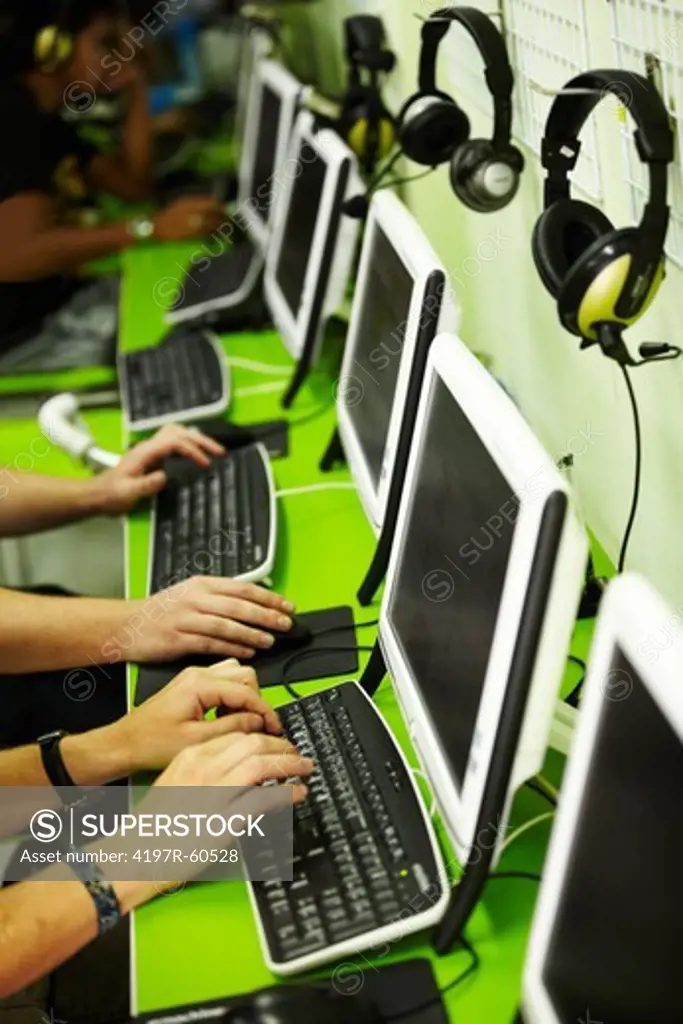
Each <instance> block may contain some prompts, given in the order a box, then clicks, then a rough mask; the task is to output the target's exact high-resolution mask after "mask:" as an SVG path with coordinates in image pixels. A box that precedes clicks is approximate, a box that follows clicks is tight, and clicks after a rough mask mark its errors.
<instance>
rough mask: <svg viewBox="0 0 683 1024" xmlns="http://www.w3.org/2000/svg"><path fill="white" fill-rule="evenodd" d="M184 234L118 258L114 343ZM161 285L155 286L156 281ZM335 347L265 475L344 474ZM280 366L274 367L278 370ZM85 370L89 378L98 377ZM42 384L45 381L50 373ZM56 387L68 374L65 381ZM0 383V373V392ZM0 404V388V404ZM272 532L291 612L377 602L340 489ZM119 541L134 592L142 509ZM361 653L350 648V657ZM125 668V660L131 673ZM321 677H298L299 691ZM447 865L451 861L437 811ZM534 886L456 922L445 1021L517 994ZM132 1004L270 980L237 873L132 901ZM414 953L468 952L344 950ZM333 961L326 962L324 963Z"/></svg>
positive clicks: (284, 511)
mask: <svg viewBox="0 0 683 1024" xmlns="http://www.w3.org/2000/svg"><path fill="white" fill-rule="evenodd" d="M192 248H193V247H192V246H167V247H165V248H162V247H159V246H148V247H144V248H141V249H139V250H137V251H131V252H129V253H127V254H126V255H125V257H124V261H123V262H124V274H125V278H124V290H123V296H122V306H121V309H122V328H121V346H122V348H123V349H124V350H132V349H134V348H139V347H141V346H144V345H148V344H150V343H153V342H154V341H156V340H157V339H159V338H160V337H161V336H162V334H163V333H164V327H163V315H162V305H163V303H162V302H161V301H160V300H159V296H160V291H161V289H160V286H159V282H160V281H165V282H168V280H169V279H175V280H179V279H180V277H181V276H182V270H183V266H184V265H185V263H186V262H187V259H188V256H189V254H190V253H191V252H192ZM165 294H166V295H168V291H166V292H165ZM225 347H226V351H227V353H228V355H230V354H232V355H240V356H247V357H250V358H252V359H256V360H259V361H262V362H267V363H273V364H278V365H289V363H290V360H289V357H288V356H287V355H286V353H285V350H284V347H283V346H282V344H281V342H280V340H279V339H278V337H277V335H275V334H274V333H273V332H264V333H262V334H258V335H234V336H231V337H228V338H226V339H225ZM339 355H340V352H339V346H338V345H335V344H334V343H333V344H332V345H331V346H330V345H327V347H326V353H325V359H324V360H323V362H322V365H321V368H320V369H319V370H318V371H317V372H316V373H315V375H314V376H313V377H312V378H311V380H310V382H309V383H308V384H307V385H306V387H304V389H303V390H302V392H301V393H300V395H299V398H298V399H297V401H296V403H295V407H294V408H293V409H292V410H291V411H290V412H289V413H287V414H286V415H287V417H288V418H289V420H290V422H291V437H290V444H291V452H290V455H289V457H288V458H287V459H285V460H280V461H277V462H275V463H274V473H275V478H276V482H277V486H278V488H293V487H299V486H305V485H308V484H314V483H320V482H326V481H348V480H349V479H350V478H349V473H348V471H346V470H345V469H337V470H335V471H334V472H333V473H331V474H329V475H328V476H325V475H323V474H321V473H320V471H319V469H318V462H319V459H320V457H321V455H322V453H323V450H324V448H325V446H326V444H327V442H328V440H329V438H330V436H331V433H332V431H333V429H334V426H335V414H334V406H333V385H334V379H335V370H334V367H335V365H337V364H338V360H339ZM277 379H278V378H276V377H274V376H273V377H268V376H263V375H259V374H256V373H254V372H252V371H248V370H235V371H234V374H233V385H234V401H233V406H232V409H231V417H232V419H233V420H234V421H235V422H238V423H249V422H256V421H261V420H265V419H270V418H280V417H282V416H283V415H285V414H283V411H282V409H281V408H280V405H279V399H280V393H281V392H280V391H278V392H266V393H263V392H254V391H253V389H254V388H255V387H257V388H258V387H261V386H262V385H264V384H267V383H269V382H271V381H275V380H277ZM281 379H283V378H281ZM98 383H99V382H98ZM50 385H51V386H54V380H51V381H50ZM65 386H69V385H65ZM1 390H2V385H1V384H0V392H1ZM1 416H2V410H1V398H0V417H1ZM87 419H88V422H89V425H90V426H91V429H92V431H93V433H94V435H95V437H96V438H97V440H98V441H99V442H100V443H101V444H103V445H105V446H107V447H109V448H111V449H118V448H119V447H120V444H121V442H122V440H125V439H123V438H122V436H121V435H122V426H121V416H120V413H119V412H118V411H114V412H112V411H104V410H102V411H97V412H92V413H90V414H88V416H87ZM36 436H37V425H36V423H35V421H30V420H13V421H7V420H5V421H4V422H2V423H1V424H0V461H1V462H4V463H5V464H11V463H13V462H14V464H16V465H17V468H18V469H19V468H28V467H26V466H24V465H23V464H20V462H16V459H17V456H18V454H19V453H21V452H22V451H24V450H29V449H28V446H29V445H30V443H31V441H32V439H33V438H35V437H36ZM35 468H36V469H39V470H40V471H43V472H54V473H73V472H74V471H75V470H74V466H73V463H72V462H71V461H70V460H69V459H68V458H67V457H66V456H65V455H62V454H61V453H59V452H58V451H56V450H54V449H51V450H50V452H49V453H48V455H47V456H46V457H45V458H44V460H43V461H42V462H41V464H40V466H37V465H36V467H35ZM278 514H279V533H278V550H277V563H276V568H275V571H274V574H273V585H274V586H275V587H276V588H277V589H278V590H279V591H280V592H282V593H284V594H286V595H287V596H288V597H289V598H291V599H292V600H294V601H295V602H296V604H297V607H298V609H299V610H300V611H308V610H313V609H318V608H324V607H329V606H331V605H338V604H349V605H352V607H353V609H354V613H355V617H356V621H357V622H359V623H363V622H367V621H369V620H372V619H375V618H376V617H377V613H378V605H375V606H374V607H373V608H370V609H363V608H360V607H359V606H358V605H357V604H356V601H355V593H356V590H357V587H358V585H359V583H360V582H361V579H362V577H363V575H364V573H365V570H366V568H367V566H368V564H369V562H370V559H371V556H372V552H373V547H374V538H373V535H372V532H371V530H370V528H369V526H368V523H367V521H366V519H365V516H364V514H363V512H362V509H361V505H360V502H359V500H358V498H357V496H356V494H355V492H353V491H351V490H347V491H343V490H337V491H326V492H318V493H312V494H307V495H299V496H290V497H284V498H283V499H281V500H280V501H279V502H278ZM128 525H129V529H128V547H127V562H128V564H127V570H128V571H127V588H128V593H129V594H130V596H131V597H142V596H144V595H145V587H146V578H147V564H148V555H149V516H148V513H147V512H144V511H141V512H138V513H136V514H134V515H132V516H131V517H130V520H129V524H128ZM590 631H591V627H590V625H589V624H582V625H580V626H579V627H578V628H577V636H576V638H575V645H574V649H575V653H576V654H577V655H579V656H581V657H584V656H585V653H586V650H587V646H588V643H589V642H590ZM375 636H376V629H375V628H365V629H362V630H360V631H359V642H361V643H368V644H371V643H372V642H373V641H374V638H375ZM366 658H367V655H365V654H363V655H361V663H362V664H364V663H365V660H366ZM578 677H579V669H578V668H577V667H576V666H569V667H568V670H567V678H566V680H565V689H571V688H573V686H574V685H575V684H576V682H577V681H578ZM135 678H136V670H135V669H132V671H131V680H130V681H131V685H132V686H134V684H135ZM331 682H332V680H324V681H322V682H320V683H315V684H313V683H309V684H305V685H302V686H301V687H300V689H301V691H302V692H312V691H314V690H316V689H320V688H322V687H325V686H327V685H329V684H330V683H331ZM266 693H267V694H268V696H269V698H270V699H271V700H272V702H273V703H274V704H275V705H278V704H280V703H283V702H285V701H286V700H287V696H286V694H285V692H284V691H283V690H282V689H280V688H275V689H272V690H269V691H266ZM377 704H378V706H379V708H380V710H381V712H382V714H383V715H384V716H385V718H386V720H387V721H388V722H389V724H390V725H391V727H392V729H393V730H394V732H395V735H396V736H397V738H398V739H399V741H400V742H401V743H402V744H403V746H404V748H405V749H406V752H407V754H408V756H409V758H410V759H411V760H412V761H413V763H414V755H413V752H412V751H411V749H410V746H409V743H408V739H407V735H406V731H405V729H404V728H403V725H402V722H401V718H400V714H399V711H398V707H397V703H396V700H395V698H394V695H393V692H392V689H391V684H390V682H389V681H388V680H385V682H384V684H383V686H382V687H381V689H380V691H379V693H378V695H377ZM562 767H563V760H562V759H561V758H560V757H559V756H554V755H549V759H548V765H547V768H546V772H547V774H548V775H549V776H550V777H552V778H553V779H554V780H557V779H559V777H560V775H561V771H562ZM546 810H547V804H545V803H544V802H543V801H542V799H541V798H540V797H539V796H537V795H536V794H535V793H532V792H530V791H529V790H525V791H522V792H521V793H520V794H519V795H518V797H517V799H516V801H515V804H514V807H513V812H512V826H513V827H514V826H516V825H519V824H520V823H523V822H524V821H526V820H528V819H530V818H531V817H535V816H537V815H539V814H541V813H543V812H544V811H546ZM437 829H438V831H439V835H440V838H441V840H442V842H443V848H444V850H445V851H446V858H447V860H448V861H449V862H450V864H449V871H450V873H451V876H452V878H453V879H454V880H455V879H456V878H457V874H458V871H457V865H456V864H455V863H454V861H453V860H452V855H451V853H450V852H449V845H448V842H447V840H446V837H445V836H444V834H443V830H442V829H441V827H440V824H439V823H437ZM548 835H549V823H548V822H544V823H543V824H542V825H539V826H537V827H535V828H533V829H531V830H530V831H528V832H526V833H525V834H524V835H523V836H521V837H520V839H519V840H518V841H517V842H516V843H514V844H513V846H511V848H510V849H509V851H508V852H506V854H505V856H504V858H503V860H502V863H501V865H500V867H499V870H501V871H515V870H525V871H533V872H538V871H539V870H540V869H541V867H542V864H543V858H544V854H545V849H546V845H547V841H548ZM536 896H537V885H536V884H535V883H533V882H528V881H523V880H501V881H498V882H495V883H494V884H491V885H490V886H489V887H488V889H487V891H486V893H485V896H484V898H483V900H482V901H481V903H480V905H479V906H478V908H477V910H476V912H475V914H474V915H473V917H472V919H471V921H470V924H469V926H468V929H467V934H468V938H469V940H470V941H471V942H472V943H473V944H474V945H475V947H476V949H477V952H478V953H479V956H480V957H481V967H480V969H479V971H478V973H477V974H476V975H475V976H473V977H471V978H469V979H468V980H467V981H466V982H465V984H463V985H462V986H459V987H458V988H456V989H455V990H453V991H452V992H451V993H450V994H449V995H448V997H447V1006H448V1011H449V1015H450V1017H451V1019H452V1020H453V1021H458V1022H459V1024H467V1022H473V1024H474V1022H476V1024H480V1022H484V1021H485V1022H486V1024H509V1022H510V1021H511V1019H512V1017H513V1014H514V1011H515V1009H516V1007H517V1004H518V999H519V992H520V985H521V977H522V966H523V961H524V956H525V948H526V941H527V935H528V930H529V927H530V923H531V917H532V913H533V908H534V904H535V900H536ZM132 931H133V937H134V944H133V954H132V979H133V1005H134V1007H136V1008H137V1010H139V1011H143V1010H153V1009H160V1008H163V1007H170V1006H174V1005H179V1004H182V1003H187V1002H192V1001H196V1000H202V999H212V998H218V997H221V996H225V995H229V994H234V993H238V992H246V991H250V990H254V989H258V988H260V987H263V986H265V985H270V984H272V983H273V982H274V981H275V979H274V978H273V976H272V975H270V973H269V972H268V971H267V970H266V968H265V966H264V963H263V959H262V956H261V953H260V950H259V945H258V941H257V935H256V928H255V926H254V920H253V916H252V912H251V908H250V904H249V902H248V897H247V890H246V887H245V885H243V884H241V883H223V884H215V883H214V884H209V883H195V884H193V885H189V886H188V887H187V888H185V889H184V890H183V891H181V892H177V893H175V894H173V895H169V896H166V897H163V898H160V899H158V900H157V901H156V902H155V903H153V904H150V905H149V906H147V907H144V908H143V909H141V910H140V911H138V912H136V913H135V915H134V918H133V921H132ZM416 956H427V957H429V958H430V959H432V960H433V963H434V967H435V970H436V973H437V977H438V981H439V984H440V986H442V987H443V986H445V985H447V984H448V983H449V982H450V981H451V980H452V979H454V978H455V977H457V976H458V975H459V974H460V973H461V971H462V970H464V969H465V967H466V966H467V965H468V963H469V957H468V954H467V953H465V952H464V951H463V950H461V949H456V951H455V952H453V953H452V954H450V955H449V956H446V957H443V958H436V957H434V956H433V954H432V953H431V950H430V946H429V942H428V937H427V936H425V935H418V936H415V937H413V938H409V939H406V940H404V941H402V942H400V943H397V944H396V945H395V946H393V947H392V948H390V949H383V950H381V955H379V953H378V951H375V953H373V951H368V952H366V953H364V954H358V955H357V956H354V957H350V958H348V962H350V963H352V964H355V965H357V967H358V968H359V969H368V970H370V969H373V968H375V967H379V966H381V965H382V964H385V963H390V962H394V961H399V960H402V959H406V958H410V957H416ZM333 969H334V965H333V966H332V967H330V968H329V969H328V970H327V971H326V972H323V973H328V974H329V973H331V972H332V970H333Z"/></svg>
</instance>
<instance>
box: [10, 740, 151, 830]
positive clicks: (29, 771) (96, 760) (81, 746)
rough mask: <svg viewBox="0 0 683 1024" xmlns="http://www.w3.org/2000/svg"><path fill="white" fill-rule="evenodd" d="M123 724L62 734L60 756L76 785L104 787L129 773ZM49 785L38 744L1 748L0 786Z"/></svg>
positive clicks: (130, 765) (127, 751) (128, 759)
mask: <svg viewBox="0 0 683 1024" xmlns="http://www.w3.org/2000/svg"><path fill="white" fill-rule="evenodd" d="M124 726H125V722H114V723H112V725H107V726H104V727H103V728H101V729H92V730H91V731H90V732H84V733H80V734H79V735H76V736H65V737H64V739H63V740H62V741H61V744H60V751H61V755H62V759H63V761H64V764H65V766H66V769H67V771H68V772H69V775H70V776H71V778H72V779H73V780H74V782H75V783H76V785H77V786H106V785H107V784H108V783H110V782H113V781H114V780H115V779H123V778H125V777H126V776H127V775H129V774H130V772H131V770H132V760H131V753H130V749H129V746H128V743H127V742H126V734H125V729H124ZM49 785H51V783H50V780H49V779H48V777H47V775H46V774H45V769H44V768H43V759H42V757H41V755H40V748H39V747H38V746H37V745H33V746H30V747H17V748H16V749H14V750H0V787H4V786H49ZM4 824H5V823H4V822H3V825H4Z"/></svg>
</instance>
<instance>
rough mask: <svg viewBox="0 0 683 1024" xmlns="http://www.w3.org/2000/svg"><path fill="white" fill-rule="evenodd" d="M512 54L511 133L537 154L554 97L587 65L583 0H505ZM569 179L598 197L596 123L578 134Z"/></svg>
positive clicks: (589, 194) (585, 191)
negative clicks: (576, 155)
mask: <svg viewBox="0 0 683 1024" xmlns="http://www.w3.org/2000/svg"><path fill="white" fill-rule="evenodd" d="M503 10H504V14H505V23H506V28H507V32H508V47H509V49H510V58H511V60H512V66H513V68H514V70H515V75H516V80H517V86H516V89H515V114H516V124H515V134H516V135H517V137H518V138H520V139H521V140H522V141H523V142H524V143H526V145H527V146H528V147H529V148H530V149H531V150H533V152H534V153H537V154H538V155H540V152H541V141H542V139H543V132H544V129H545V123H546V119H547V116H548V111H549V109H550V106H551V104H552V101H553V91H557V90H559V89H561V88H562V87H563V86H564V85H565V84H566V83H567V82H568V81H569V79H570V78H572V77H573V76H574V75H577V74H580V73H581V72H582V71H585V70H586V69H587V68H588V67H589V66H590V62H589V57H588V33H587V30H586V18H585V9H584V0H504V3H503ZM581 138H582V143H583V146H582V149H581V157H580V159H579V162H578V164H577V165H576V170H575V172H574V174H573V176H572V181H573V184H574V185H575V186H576V187H577V188H578V189H579V190H580V191H582V192H584V193H585V194H587V195H588V196H590V197H591V198H593V199H600V198H601V197H602V182H601V175H600V166H599V163H598V158H597V147H596V136H595V126H594V124H593V122H592V121H589V122H588V124H587V125H586V127H585V128H584V131H583V134H582V137H581Z"/></svg>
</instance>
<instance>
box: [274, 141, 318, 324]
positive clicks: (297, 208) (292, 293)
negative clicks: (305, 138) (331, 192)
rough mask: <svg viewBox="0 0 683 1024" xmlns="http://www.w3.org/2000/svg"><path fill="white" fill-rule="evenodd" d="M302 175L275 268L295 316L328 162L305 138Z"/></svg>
mask: <svg viewBox="0 0 683 1024" xmlns="http://www.w3.org/2000/svg"><path fill="white" fill-rule="evenodd" d="M298 167H299V171H300V173H299V175H298V177H297V178H296V179H295V181H294V185H293V188H292V194H291V197H290V202H289V209H288V211H287V219H286V221H285V228H284V235H283V241H282V248H281V250H280V256H279V259H278V266H277V272H276V278H277V282H278V284H279V286H280V288H281V290H282V294H283V295H284V297H285V300H286V302H287V305H288V306H289V308H290V310H291V313H292V316H293V317H294V318H295V319H296V318H297V317H298V315H299V306H300V305H301V296H302V292H303V289H304V281H305V280H306V271H307V270H308V260H309V257H310V255H311V248H312V246H313V238H314V235H315V226H316V223H317V220H318V210H319V209H320V202H321V199H322V195H323V189H324V187H325V176H326V172H327V164H326V163H325V161H324V160H322V159H321V157H320V156H319V155H318V154H317V153H316V151H315V150H314V149H313V147H312V146H311V145H310V144H309V143H308V142H304V143H303V144H302V146H301V148H300V149H299V163H298Z"/></svg>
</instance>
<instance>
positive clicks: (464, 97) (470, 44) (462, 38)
mask: <svg viewBox="0 0 683 1024" xmlns="http://www.w3.org/2000/svg"><path fill="white" fill-rule="evenodd" d="M431 6H432V10H436V8H437V7H439V6H442V7H443V6H448V5H447V4H445V3H441V4H439V3H433V4H432V5H431ZM467 6H468V7H475V8H476V9H477V10H480V11H483V12H484V13H485V14H488V15H489V16H490V17H491V21H492V22H493V24H494V25H495V26H496V28H498V29H500V28H501V21H502V19H501V17H500V15H498V16H496V9H497V8H498V7H499V3H498V0H467ZM442 47H443V52H444V59H445V63H446V74H447V76H448V81H449V83H450V85H451V86H452V87H453V95H454V97H455V99H457V101H458V102H459V103H462V104H463V105H464V106H465V107H466V108H467V107H469V106H470V105H471V106H472V107H473V109H475V110H480V111H483V113H485V114H489V115H490V114H491V113H492V111H493V101H492V99H491V93H490V92H489V89H488V86H487V84H486V80H485V78H484V60H483V58H482V56H481V53H480V52H479V49H478V47H477V46H476V44H475V42H474V40H473V39H472V37H471V36H470V34H469V33H468V32H467V30H466V29H465V28H463V27H462V25H453V26H451V29H450V31H449V33H448V35H447V36H446V39H445V40H444V41H443V43H442Z"/></svg>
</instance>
